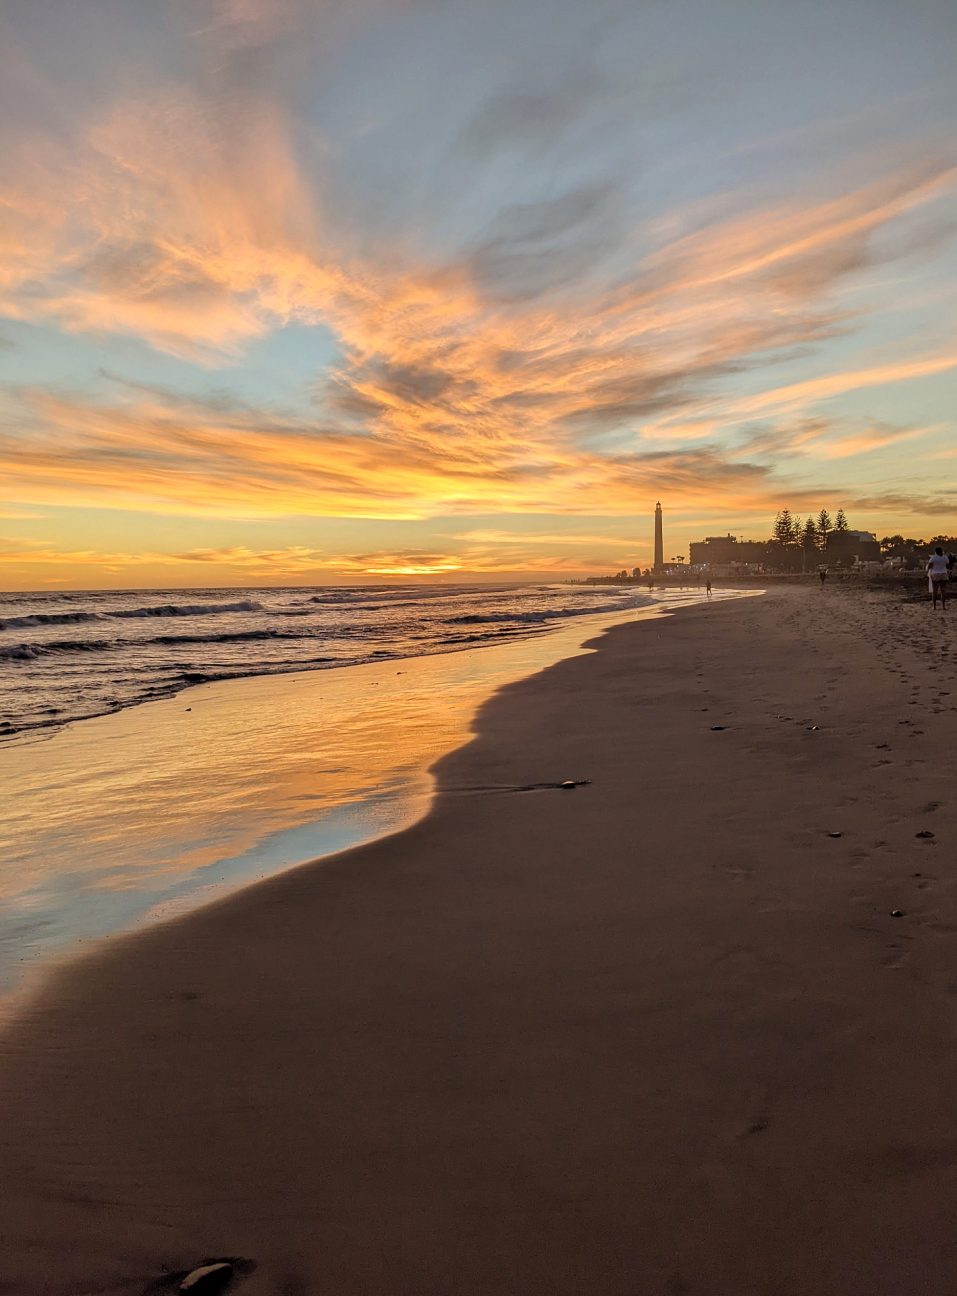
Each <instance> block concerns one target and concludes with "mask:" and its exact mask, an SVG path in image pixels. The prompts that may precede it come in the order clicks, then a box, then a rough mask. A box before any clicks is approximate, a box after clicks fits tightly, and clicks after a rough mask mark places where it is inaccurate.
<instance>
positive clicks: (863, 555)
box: [825, 531, 881, 567]
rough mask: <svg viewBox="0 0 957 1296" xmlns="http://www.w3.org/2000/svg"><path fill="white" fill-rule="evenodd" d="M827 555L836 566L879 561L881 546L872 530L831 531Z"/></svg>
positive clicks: (850, 565) (828, 559)
mask: <svg viewBox="0 0 957 1296" xmlns="http://www.w3.org/2000/svg"><path fill="white" fill-rule="evenodd" d="M825 556H826V558H827V561H828V562H829V563H834V565H835V566H836V567H852V566H853V565H854V564H855V563H864V562H879V561H880V557H881V546H880V544H879V542H878V539H877V536H876V535H874V533H873V532H872V531H829V532H828V536H827V545H826V547H825Z"/></svg>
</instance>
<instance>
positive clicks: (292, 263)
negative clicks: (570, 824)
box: [0, 0, 957, 589]
mask: <svg viewBox="0 0 957 1296" xmlns="http://www.w3.org/2000/svg"><path fill="white" fill-rule="evenodd" d="M5 13H6V15H7V16H6V20H5V24H4V25H3V26H2V27H0V159H2V160H0V586H2V587H3V588H7V589H17V588H20V589H45V588H51V587H52V588H57V587H63V588H70V587H78V588H96V587H127V588H135V587H140V586H166V587H170V586H174V587H175V586H217V585H247V584H305V583H310V582H327V581H336V582H338V581H354V580H382V579H390V578H393V577H394V576H395V575H396V574H402V573H407V572H415V573H421V574H423V575H425V576H426V577H429V576H431V577H436V576H438V577H442V578H445V579H450V578H452V579H462V578H466V577H471V576H476V577H481V578H485V579H490V578H498V577H501V576H503V575H504V574H506V573H508V574H512V573H515V574H519V575H542V574H552V573H554V574H556V575H571V574H578V573H587V572H592V571H603V570H607V569H611V568H617V567H620V566H622V565H628V566H631V565H633V564H635V563H639V564H646V563H648V562H649V561H650V559H651V550H652V512H653V509H654V504H655V501H656V500H657V499H659V498H660V499H661V501H662V503H663V505H664V507H665V516H666V557H667V556H670V555H671V554H673V553H674V554H686V553H687V543H688V541H689V540H690V539H697V538H701V537H703V536H704V535H706V534H714V533H720V532H726V531H728V530H731V531H733V532H735V533H736V534H738V535H741V536H748V537H751V536H762V537H763V536H765V535H767V534H768V532H769V527H770V523H771V519H772V518H773V515H774V513H775V512H776V510H777V509H779V508H780V507H782V506H784V505H786V506H788V507H790V508H791V509H792V510H794V511H797V512H799V513H801V514H804V513H806V512H808V511H813V512H817V511H818V510H819V509H820V508H821V507H822V505H824V506H827V507H828V508H829V509H830V510H831V512H832V513H833V512H834V511H835V510H836V509H837V508H838V507H841V506H843V507H844V509H845V510H846V512H847V515H848V518H849V521H850V525H851V526H852V527H861V528H866V529H869V530H874V531H876V532H877V533H878V534H881V535H883V534H887V533H889V532H895V531H902V532H904V533H905V534H909V535H925V536H930V535H933V534H935V533H938V532H945V533H955V532H957V488H955V486H954V473H955V470H957V440H955V437H954V430H955V418H957V414H955V411H957V310H955V307H957V237H955V234H957V224H955V222H957V143H955V141H957V90H955V82H957V78H955V77H954V75H953V70H954V67H955V66H957V6H955V4H954V0H909V3H907V4H902V3H900V2H899V0H893V2H892V0H800V3H797V2H796V0H627V3H615V4H611V3H604V0H591V2H590V3H582V2H581V0H576V2H575V3H571V2H570V0H568V2H566V0H468V2H465V0H462V2H458V0H348V3H343V2H342V0H336V2H335V3H334V2H333V0H69V3H65V2H64V0H29V3H27V0H22V2H19V3H18V2H17V0H14V2H13V3H12V4H9V5H7V6H5Z"/></svg>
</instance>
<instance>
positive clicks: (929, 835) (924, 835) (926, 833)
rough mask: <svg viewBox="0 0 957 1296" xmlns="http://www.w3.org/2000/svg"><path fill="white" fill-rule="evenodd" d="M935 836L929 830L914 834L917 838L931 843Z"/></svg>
mask: <svg viewBox="0 0 957 1296" xmlns="http://www.w3.org/2000/svg"><path fill="white" fill-rule="evenodd" d="M933 835H934V834H933V833H932V832H931V831H930V829H929V828H925V829H924V830H923V832H919V833H915V834H914V836H915V837H920V839H921V840H922V841H930V839H931V838H932V837H933Z"/></svg>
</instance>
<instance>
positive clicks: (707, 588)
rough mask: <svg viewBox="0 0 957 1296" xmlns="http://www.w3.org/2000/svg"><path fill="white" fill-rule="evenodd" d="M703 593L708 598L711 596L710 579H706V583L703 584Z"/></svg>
mask: <svg viewBox="0 0 957 1296" xmlns="http://www.w3.org/2000/svg"><path fill="white" fill-rule="evenodd" d="M705 593H706V594H707V596H708V598H710V597H711V581H710V580H709V581H708V583H707V585H706V586H705Z"/></svg>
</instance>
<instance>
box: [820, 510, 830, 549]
mask: <svg viewBox="0 0 957 1296" xmlns="http://www.w3.org/2000/svg"><path fill="white" fill-rule="evenodd" d="M830 530H831V515H830V513H828V511H827V509H821V511H820V513H818V515H817V535H818V541H819V543H820V546H821V548H822V549H826V548H827V537H828V533H829V532H830Z"/></svg>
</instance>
